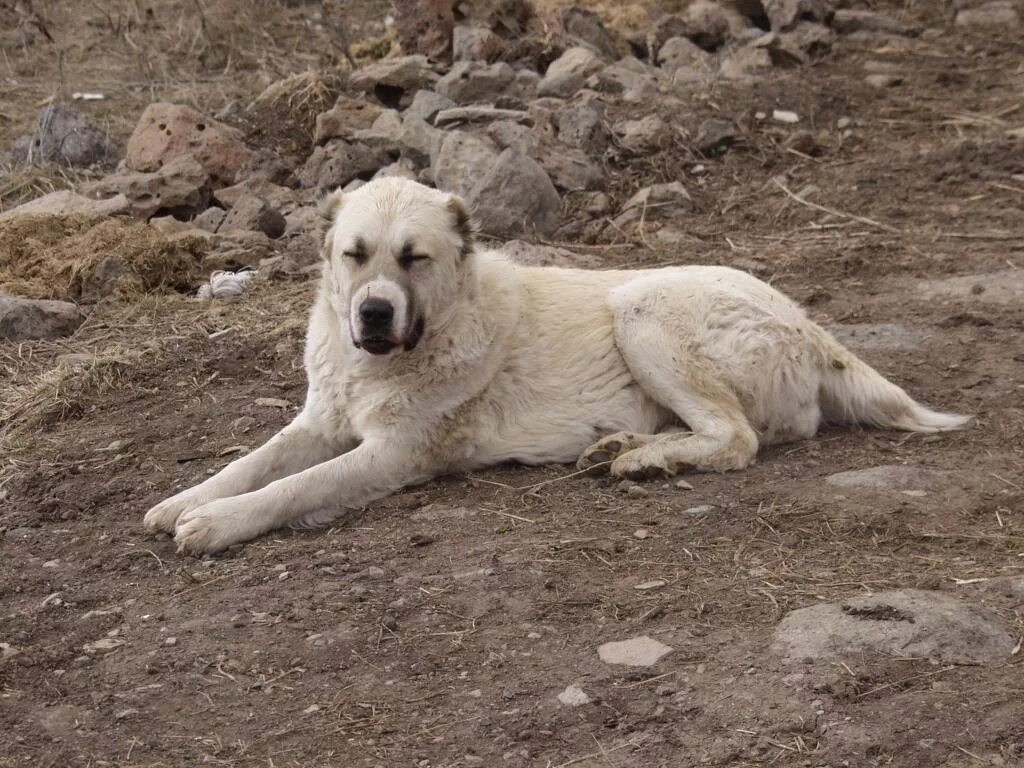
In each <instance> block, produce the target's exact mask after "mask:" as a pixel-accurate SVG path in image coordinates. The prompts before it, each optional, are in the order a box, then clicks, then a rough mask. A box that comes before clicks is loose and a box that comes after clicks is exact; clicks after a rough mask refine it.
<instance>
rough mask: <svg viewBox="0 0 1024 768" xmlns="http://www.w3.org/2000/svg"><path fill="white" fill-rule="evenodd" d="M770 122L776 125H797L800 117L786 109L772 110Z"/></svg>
mask: <svg viewBox="0 0 1024 768" xmlns="http://www.w3.org/2000/svg"><path fill="white" fill-rule="evenodd" d="M772 120H774V121H775V122H777V123H790V124H792V123H799V122H800V115H798V114H797V113H796V112H790V111H789V110H788V109H774V110H772Z"/></svg>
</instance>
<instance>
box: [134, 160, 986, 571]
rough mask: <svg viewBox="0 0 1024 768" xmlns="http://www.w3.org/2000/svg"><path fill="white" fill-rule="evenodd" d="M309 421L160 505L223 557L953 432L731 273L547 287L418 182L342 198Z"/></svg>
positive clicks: (661, 273) (611, 278)
mask: <svg viewBox="0 0 1024 768" xmlns="http://www.w3.org/2000/svg"><path fill="white" fill-rule="evenodd" d="M325 215H327V216H328V219H329V220H330V222H331V226H330V228H329V229H328V231H327V236H326V239H325V245H324V259H325V261H324V265H323V277H322V280H321V284H320V290H319V294H318V296H317V299H316V303H315V305H314V307H313V311H312V318H311V320H310V324H309V335H308V341H307V348H306V359H305V362H306V371H307V373H308V376H309V390H308V394H307V396H306V404H305V407H304V408H303V410H302V412H301V413H300V414H299V415H298V417H297V418H296V419H295V421H293V422H292V423H291V424H290V425H289V426H287V427H285V428H284V429H283V430H282V431H281V432H280V433H278V434H277V435H275V436H274V437H273V438H272V439H271V440H270V441H269V442H268V443H267V444H266V445H264V446H263V447H261V448H259V449H258V450H256V451H254V452H253V453H251V454H250V455H248V456H246V457H244V458H241V459H239V460H238V461H235V462H234V463H233V464H231V465H229V466H228V467H226V468H225V469H224V470H223V471H222V472H220V473H219V474H217V475H215V476H214V477H211V478H210V479H208V480H206V481H205V482H203V483H202V484H200V485H198V486H196V487H194V488H191V489H189V490H186V491H183V492H181V493H179V494H178V495H176V496H174V497H172V498H170V499H167V500H166V501H164V502H162V503H161V504H158V505H157V506H155V507H154V508H153V509H151V510H150V511H149V513H148V514H147V515H146V519H145V524H146V527H147V529H149V530H150V531H167V532H168V533H173V534H174V536H175V539H176V541H177V542H178V545H179V548H180V549H181V550H185V551H188V552H193V553H204V552H215V551H218V550H221V549H224V548H225V547H228V546H230V545H231V544H234V543H236V542H240V541H245V540H247V539H251V538H253V537H255V536H258V535H260V534H261V533H264V532H266V531H269V530H272V529H274V528H278V527H281V526H285V525H298V526H313V525H320V524H324V523H327V522H328V521H330V520H331V519H333V518H334V517H336V516H337V515H338V514H340V513H341V512H342V511H343V510H344V509H346V508H350V509H351V508H360V507H363V506H365V505H366V504H368V503H369V502H371V501H373V500H374V499H378V498H380V497H382V496H385V495H387V494H388V493H391V492H393V491H395V490H397V489H399V488H402V487H403V486H407V485H411V484H415V483H421V482H423V481H425V480H428V479H430V478H432V477H436V476H438V475H440V474H444V473H451V472H464V471H467V470H470V469H474V468H477V467H482V466H486V465H489V464H495V463H497V462H502V461H508V460H515V461H519V462H522V463H525V464H544V463H549V462H569V461H572V460H574V459H576V458H577V457H580V458H579V466H580V467H581V468H586V467H590V466H597V467H599V468H600V467H602V466H608V467H609V468H610V471H611V473H612V474H613V475H615V476H616V477H643V476H649V475H651V474H652V473H664V474H667V475H672V474H674V473H676V472H678V471H680V470H683V469H694V470H713V471H722V470H729V469H742V468H744V467H746V466H747V465H749V464H750V463H751V462H752V461H753V460H754V457H755V455H756V453H757V450H758V446H759V445H764V444H769V443H777V442H780V441H785V440H797V439H802V438H809V437H811V436H812V435H814V434H815V432H816V431H817V429H818V426H819V425H820V424H821V422H822V421H823V420H829V421H837V422H846V423H862V424H872V425H877V426H881V427H891V428H895V429H904V430H912V431H917V432H935V431H940V430H945V429H953V428H956V427H959V426H962V425H963V424H964V423H965V422H966V421H967V418H966V417H962V416H955V415H949V414H943V413H936V412H935V411H931V410H928V409H927V408H925V407H923V406H921V405H919V404H918V403H916V402H915V401H914V400H912V399H911V398H910V397H909V396H908V395H907V394H906V393H905V392H904V391H903V390H902V389H900V388H899V387H898V386H896V385H895V384H892V383H890V382H888V381H886V380H885V379H884V378H883V377H882V376H881V375H879V374H878V373H877V372H875V371H874V370H873V369H872V368H871V367H869V366H868V365H867V364H866V363H864V362H862V361H861V360H859V359H858V358H857V357H855V356H854V355H853V354H852V353H851V352H849V351H848V350H846V349H845V348H844V347H843V346H841V345H840V344H839V343H838V342H837V341H836V340H835V339H833V338H832V337H831V336H830V335H829V334H828V333H826V332H825V331H824V330H823V329H821V328H820V327H819V326H817V325H815V324H814V323H813V322H811V321H810V320H808V319H807V317H806V316H805V315H804V313H803V311H802V310H801V309H800V308H799V307H798V306H797V305H796V304H794V303H793V302H792V301H790V300H789V299H788V298H786V297H785V296H783V295H782V294H781V293H779V292H778V291H776V290H775V289H773V288H771V287H770V286H768V285H767V284H765V283H763V282H761V281H760V280H757V279H756V278H754V277H752V276H750V275H747V274H745V273H743V272H738V271H736V270H733V269H728V268H724V267H701V266H692V267H672V268H666V269H654V270H639V271H607V272H597V271H583V270H572V269H555V268H529V267H522V266H517V265H515V264H512V263H510V262H509V261H508V260H506V259H505V258H504V257H502V256H501V255H500V254H498V253H493V252H486V251H478V250H476V248H475V246H474V242H473V232H472V228H471V225H470V221H469V217H468V215H467V213H466V210H465V208H464V206H463V204H462V202H461V201H460V200H459V199H458V198H455V197H452V196H451V195H448V194H446V193H443V192H439V191H437V190H433V189H429V188H427V187H424V186H421V185H419V184H416V183H414V182H411V181H407V180H404V179H393V178H389V179H382V180H379V181H374V182H371V183H369V184H367V185H365V186H364V187H362V188H360V189H359V190H357V191H355V192H352V193H348V194H345V195H344V196H342V195H341V194H340V193H335V194H334V195H332V196H331V197H329V198H328V200H327V201H326V203H325Z"/></svg>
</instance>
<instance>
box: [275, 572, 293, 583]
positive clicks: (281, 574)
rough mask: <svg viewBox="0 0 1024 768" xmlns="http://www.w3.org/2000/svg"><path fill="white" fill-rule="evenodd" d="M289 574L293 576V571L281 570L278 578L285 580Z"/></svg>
mask: <svg viewBox="0 0 1024 768" xmlns="http://www.w3.org/2000/svg"><path fill="white" fill-rule="evenodd" d="M289 576H291V573H289V572H288V571H281V573H279V574H277V580H278V581H284V580H285V579H287V578H288V577H289Z"/></svg>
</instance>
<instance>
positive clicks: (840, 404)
mask: <svg viewBox="0 0 1024 768" xmlns="http://www.w3.org/2000/svg"><path fill="white" fill-rule="evenodd" d="M812 328H813V330H812V335H813V337H814V345H815V348H816V349H817V351H818V353H819V355H820V359H821V365H822V380H821V390H820V393H819V401H820V403H821V410H822V413H823V414H824V416H825V418H826V419H827V420H828V421H832V422H837V423H841V424H867V425H871V426H875V427H887V428H891V429H902V430H906V431H907V432H944V431H946V430H950V429H959V428H960V427H962V426H964V425H965V424H966V423H967V422H968V421H970V420H971V417H970V416H960V415H958V414H955V413H940V412H938V411H933V410H931V409H930V408H925V407H924V406H923V405H921V404H920V403H918V402H916V401H915V400H914V399H913V398H912V397H910V395H908V394H907V393H906V392H904V391H903V390H902V389H901V388H900V387H898V386H896V385H895V384H893V383H892V382H891V381H888V380H887V379H886V378H885V377H884V376H882V375H881V374H880V373H879V372H878V371H876V370H875V369H874V368H872V367H871V366H870V365H868V364H867V363H865V362H864V361H863V360H861V359H860V358H858V357H857V356H856V355H854V354H853V353H852V352H850V351H849V350H848V349H846V347H844V346H843V345H842V344H840V343H839V342H838V341H836V339H835V338H834V337H833V336H832V335H831V334H830V333H829V332H828V331H826V330H825V329H824V328H821V327H819V326H817V325H813V324H812Z"/></svg>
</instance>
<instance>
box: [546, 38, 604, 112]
mask: <svg viewBox="0 0 1024 768" xmlns="http://www.w3.org/2000/svg"><path fill="white" fill-rule="evenodd" d="M604 65H605V62H604V60H603V59H602V58H601V57H600V56H598V55H597V54H596V53H594V52H593V51H592V50H591V49H590V48H587V47H584V46H582V45H578V46H575V47H573V48H569V49H568V50H567V51H566V52H565V53H563V54H562V55H561V56H559V57H558V58H557V59H555V60H554V61H553V62H551V63H550V64H549V65H548V69H547V72H545V73H544V77H543V78H542V79H541V81H540V83H539V84H538V86H537V93H538V94H539V95H540V96H558V97H560V98H563V99H567V98H569V97H570V96H572V95H573V94H574V93H576V91H578V90H579V89H580V88H582V87H583V84H584V83H585V82H586V80H587V78H588V77H590V76H591V75H592V74H594V73H595V72H597V71H598V70H599V69H602V68H603V67H604Z"/></svg>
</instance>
